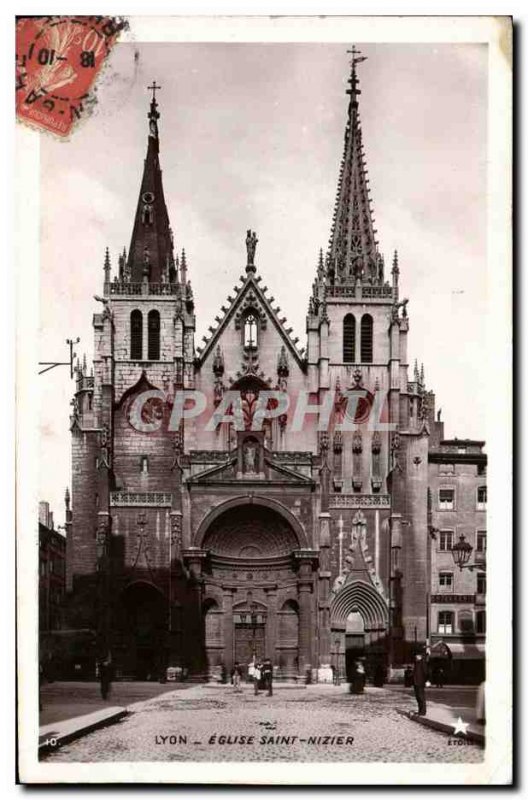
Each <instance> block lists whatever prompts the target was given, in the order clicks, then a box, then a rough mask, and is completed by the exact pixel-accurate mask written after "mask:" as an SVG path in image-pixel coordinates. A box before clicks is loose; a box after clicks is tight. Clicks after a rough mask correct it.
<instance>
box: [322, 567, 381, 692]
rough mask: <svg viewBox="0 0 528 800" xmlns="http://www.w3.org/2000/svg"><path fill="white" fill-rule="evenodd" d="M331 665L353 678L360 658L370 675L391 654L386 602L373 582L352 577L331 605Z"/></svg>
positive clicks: (342, 673)
mask: <svg viewBox="0 0 528 800" xmlns="http://www.w3.org/2000/svg"><path fill="white" fill-rule="evenodd" d="M330 619H331V629H332V630H331V647H332V664H333V666H334V667H335V669H336V670H337V671H338V674H339V676H340V677H341V679H344V680H348V681H350V680H351V677H352V673H353V670H354V665H355V663H356V661H357V660H358V659H363V660H364V661H365V666H366V670H367V674H369V673H370V675H372V674H373V673H374V671H375V669H376V666H377V665H378V664H382V665H384V664H386V661H387V656H388V627H389V612H388V607H387V603H386V602H385V600H384V598H383V597H382V595H381V594H380V593H379V592H378V591H377V590H376V589H375V587H374V586H373V585H372V584H371V583H367V582H366V581H362V580H352V581H349V582H348V583H345V584H344V585H343V586H342V587H341V588H340V589H339V590H338V591H337V592H336V594H335V595H334V597H333V598H332V602H331V606H330Z"/></svg>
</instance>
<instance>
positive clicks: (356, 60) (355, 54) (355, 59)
mask: <svg viewBox="0 0 528 800" xmlns="http://www.w3.org/2000/svg"><path fill="white" fill-rule="evenodd" d="M347 53H350V55H351V56H352V59H351V61H350V66H351V67H352V71H351V73H350V78H349V79H348V82H349V84H350V89H347V94H350V95H352V94H361V92H360V91H359V89H358V88H357V84H358V79H357V75H356V64H361V62H362V61H366V60H367V56H362V55H361V50H357V48H356V45H355V44H353V45H352V50H347Z"/></svg>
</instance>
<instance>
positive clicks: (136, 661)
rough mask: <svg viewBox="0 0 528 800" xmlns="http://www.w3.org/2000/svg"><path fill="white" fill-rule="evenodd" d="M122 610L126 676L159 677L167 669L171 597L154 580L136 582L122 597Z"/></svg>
mask: <svg viewBox="0 0 528 800" xmlns="http://www.w3.org/2000/svg"><path fill="white" fill-rule="evenodd" d="M118 612H119V614H120V616H122V617H123V622H124V625H123V626H122V630H123V641H122V642H118V643H116V645H117V649H118V650H120V651H121V652H120V653H119V654H117V655H118V660H119V662H120V663H121V664H122V671H123V677H134V678H135V679H136V680H158V679H159V676H160V675H161V674H162V672H163V671H164V670H165V668H166V666H167V665H166V663H165V661H166V652H165V644H166V630H167V623H168V613H169V608H168V602H167V598H166V597H165V596H164V595H163V594H162V593H161V592H160V591H159V589H157V588H156V587H155V586H154V585H153V584H152V583H149V582H147V581H134V582H133V583H131V584H129V585H128V586H127V587H126V588H125V589H123V591H122V592H121V594H120V596H119V604H118Z"/></svg>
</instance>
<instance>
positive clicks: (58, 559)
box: [39, 501, 66, 644]
mask: <svg viewBox="0 0 528 800" xmlns="http://www.w3.org/2000/svg"><path fill="white" fill-rule="evenodd" d="M65 592H66V537H65V536H64V535H63V534H62V533H61V532H60V531H58V530H56V529H55V523H54V521H53V512H51V511H50V507H49V503H47V502H45V501H42V502H40V503H39V633H40V641H41V644H42V643H43V641H44V639H46V637H47V634H49V633H51V632H52V631H57V630H59V629H60V628H61V627H62V623H63V614H64V596H65Z"/></svg>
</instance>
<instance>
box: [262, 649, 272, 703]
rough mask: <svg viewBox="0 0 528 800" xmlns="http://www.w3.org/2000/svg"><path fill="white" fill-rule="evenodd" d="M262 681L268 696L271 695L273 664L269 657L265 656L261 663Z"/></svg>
mask: <svg viewBox="0 0 528 800" xmlns="http://www.w3.org/2000/svg"><path fill="white" fill-rule="evenodd" d="M262 681H263V684H264V688H265V689H267V690H268V697H271V695H272V694H273V664H272V663H271V659H269V658H265V659H264V661H263V663H262Z"/></svg>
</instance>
